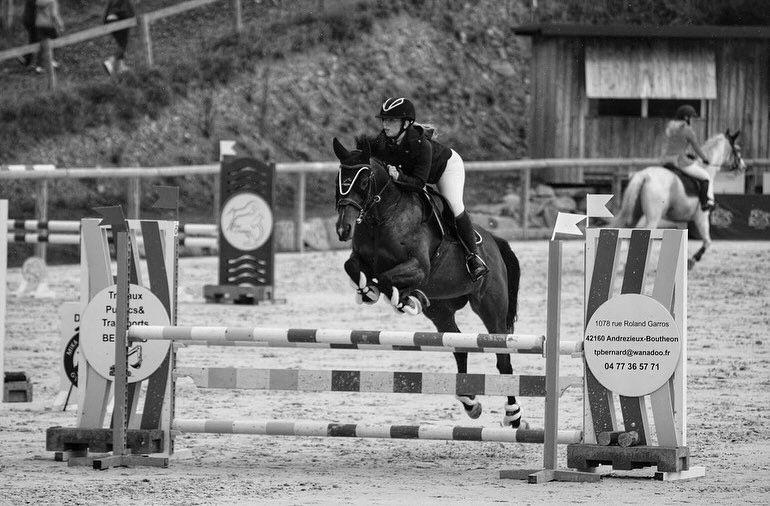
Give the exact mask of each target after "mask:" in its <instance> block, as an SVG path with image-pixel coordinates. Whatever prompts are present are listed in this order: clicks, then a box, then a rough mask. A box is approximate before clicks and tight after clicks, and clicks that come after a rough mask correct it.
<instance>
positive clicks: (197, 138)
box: [0, 0, 527, 218]
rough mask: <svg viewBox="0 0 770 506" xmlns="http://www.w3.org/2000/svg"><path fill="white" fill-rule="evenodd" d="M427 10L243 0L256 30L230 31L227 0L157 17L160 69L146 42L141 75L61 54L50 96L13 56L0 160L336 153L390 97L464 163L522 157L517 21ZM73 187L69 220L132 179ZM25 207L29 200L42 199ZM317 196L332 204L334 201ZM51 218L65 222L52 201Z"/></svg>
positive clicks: (134, 57) (466, 10) (86, 54)
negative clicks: (80, 189) (335, 145)
mask: <svg viewBox="0 0 770 506" xmlns="http://www.w3.org/2000/svg"><path fill="white" fill-rule="evenodd" d="M160 4H161V2H156V3H155V4H153V5H152V6H151V5H150V4H149V2H148V3H147V4H145V6H144V8H145V9H147V10H149V9H150V7H152V8H156V6H158V5H160ZM413 4H415V5H417V7H416V6H415V5H413ZM424 4H425V3H424V2H408V1H405V2H388V3H387V4H386V3H384V2H383V3H382V6H380V3H379V2H373V1H368V2H351V1H348V2H330V1H328V2H325V3H324V6H325V8H324V9H323V10H320V11H319V10H318V5H319V2H318V1H317V0H311V1H305V2H301V1H300V2H294V3H292V4H291V5H292V7H291V9H292V10H289V9H288V8H287V7H282V8H272V9H269V10H265V9H264V8H263V7H259V10H258V9H257V7H258V6H257V4H256V3H250V2H244V19H245V21H246V22H247V25H246V32H245V33H244V34H243V35H242V36H241V37H233V36H231V35H227V32H228V28H229V23H230V15H231V14H230V11H229V6H228V4H227V3H226V2H222V3H220V4H216V6H215V7H208V8H204V9H201V10H200V11H195V12H194V13H193V14H187V15H183V16H180V17H178V18H171V19H170V20H169V21H164V22H160V23H158V24H157V25H153V32H152V33H153V43H154V47H155V50H156V61H157V62H158V66H157V67H156V68H155V69H153V70H149V69H143V68H142V67H141V64H140V61H139V59H140V57H141V56H140V53H139V51H138V48H137V41H136V39H135V38H134V39H133V40H132V47H131V50H130V55H129V63H131V64H132V66H133V67H134V68H135V69H136V73H134V74H133V75H131V76H127V77H126V78H124V79H121V80H119V82H117V83H113V82H111V81H110V80H109V79H108V78H107V77H106V76H102V75H101V74H100V71H101V70H100V68H99V62H100V61H101V59H103V57H104V56H105V55H106V54H109V52H110V51H111V48H112V41H111V40H110V39H108V38H105V39H103V40H100V41H98V42H95V43H88V44H80V45H78V46H75V47H73V48H72V49H71V50H62V51H61V52H60V54H59V55H58V56H57V58H59V59H60V60H62V62H63V64H64V67H65V70H64V72H63V73H62V74H63V75H62V78H61V82H62V85H63V86H62V91H61V92H59V93H57V94H53V95H51V94H48V93H46V92H44V91H39V92H37V93H30V92H29V90H33V89H35V86H38V87H39V85H40V81H41V80H42V79H41V78H40V77H39V76H32V75H29V74H23V73H20V72H19V71H18V70H17V69H9V68H7V66H8V65H10V63H8V64H7V65H6V68H4V70H5V71H6V72H5V74H3V76H2V79H3V80H4V81H5V82H6V84H8V87H7V88H5V89H6V90H15V91H16V93H17V94H18V95H16V96H13V99H12V100H11V101H8V100H5V101H4V103H3V105H2V106H1V107H2V109H0V111H1V112H0V114H2V115H3V119H4V120H5V121H4V122H3V125H4V131H3V132H2V133H3V134H5V135H2V136H0V155H1V156H0V160H2V162H3V163H42V162H49V163H55V164H57V165H58V166H62V167H65V166H69V167H89V166H109V165H115V166H133V165H142V166H165V165H177V164H190V163H211V162H212V161H213V160H216V159H217V146H218V141H219V140H220V139H236V140H238V141H239V145H240V146H241V148H242V150H244V151H245V152H247V153H251V154H254V155H258V156H261V155H262V154H263V153H265V152H267V153H269V155H270V156H271V157H272V158H273V159H274V160H277V161H301V160H330V159H333V155H332V153H331V149H330V143H331V138H332V137H333V136H340V137H341V138H343V140H345V141H346V142H347V143H351V142H352V138H353V135H354V134H355V133H358V132H362V131H374V130H375V129H376V128H377V125H376V123H375V122H374V120H373V119H372V115H373V114H374V112H375V111H376V110H377V107H378V104H379V103H380V102H381V100H382V99H383V98H384V97H385V96H388V95H391V94H398V95H408V96H410V97H413V98H414V100H415V101H416V103H417V104H418V111H419V112H418V114H419V117H420V119H421V120H423V121H428V122H431V123H434V124H436V125H437V126H438V127H439V135H440V139H442V140H444V141H445V142H447V143H448V144H450V145H452V146H453V147H455V148H456V149H457V150H458V151H459V152H460V153H461V154H462V155H463V156H464V157H465V158H466V159H469V160H479V159H509V158H518V157H520V156H522V155H523V154H524V152H525V145H524V129H525V124H526V119H525V117H524V108H525V96H526V91H527V84H526V73H527V65H526V62H525V61H524V59H523V57H522V56H521V54H522V51H521V48H520V47H519V45H520V44H523V43H524V42H525V41H522V40H519V39H517V38H515V37H513V36H512V35H511V33H510V27H512V26H515V25H516V24H518V22H519V16H518V15H517V14H516V13H514V12H511V11H510V10H509V9H511V7H509V6H506V5H505V4H500V3H499V2H495V1H491V0H490V1H484V2H480V3H476V4H474V5H472V6H471V5H466V4H463V3H462V2H450V3H449V4H446V3H444V4H442V5H450V4H451V7H452V10H451V14H450V11H445V10H442V9H439V8H435V9H433V10H431V8H430V5H428V7H422V6H423V5H424ZM428 4H429V3H428ZM66 5H67V4H66V3H65V6H66ZM287 5H288V4H287ZM394 7H395V8H394ZM66 12H67V11H66V10H65V17H66ZM73 12H74V11H69V17H70V18H72V17H74V16H75V14H73ZM81 15H82V19H83V20H81V21H77V20H72V19H68V26H69V30H70V31H72V30H75V29H76V28H78V27H81V28H82V27H84V26H92V25H93V24H94V23H98V19H99V16H100V15H101V12H100V9H96V10H95V9H94V8H85V7H84V8H83V9H82V13H81ZM481 27H484V28H481ZM191 34H194V35H191ZM14 63H15V62H14ZM30 83H34V84H30ZM22 90H24V92H23V93H21V91H22ZM9 95H11V94H10V93H9V94H6V93H4V94H3V96H4V97H7V96H9ZM30 95H31V98H30V97H29V96H30ZM19 96H22V97H28V98H21V99H20V98H19ZM148 104H149V105H148ZM0 128H3V127H0ZM320 182H323V181H320ZM184 183H186V184H185V186H187V190H186V193H185V194H186V196H187V198H188V200H189V201H194V202H199V201H201V198H204V199H205V198H206V197H208V196H209V195H210V194H211V191H212V190H211V188H207V187H206V186H207V185H208V186H210V182H204V183H203V184H201V185H196V184H195V181H189V182H184ZM323 183H324V184H325V182H323ZM57 185H58V183H57ZM62 185H63V186H64V188H62V189H58V188H54V189H52V191H51V195H52V198H54V199H56V198H58V197H60V196H66V199H64V198H62V201H61V202H59V203H55V204H54V205H55V206H59V205H61V206H62V207H67V209H68V210H69V211H71V212H72V213H73V214H74V213H78V212H81V210H83V209H88V208H90V207H92V206H93V205H97V204H101V203H103V202H104V201H109V200H111V199H112V200H113V201H114V199H115V198H120V197H122V187H121V185H120V184H118V185H114V184H111V183H110V182H109V181H103V182H100V183H98V184H96V185H93V184H92V185H90V187H91V188H94V187H96V189H97V190H99V189H101V192H99V191H97V192H95V193H90V194H88V195H84V196H83V197H82V198H81V199H79V200H78V201H76V202H74V203H73V202H72V195H73V194H74V193H77V191H74V190H73V189H72V188H70V187H71V186H72V185H73V183H62ZM183 190H184V189H183ZM6 191H13V190H12V189H11V188H4V189H3V192H6ZM290 192H291V188H290V186H289V185H288V184H287V185H284V184H282V185H281V186H280V187H279V195H281V194H285V195H287V196H288V194H289V193H290ZM14 193H18V192H14ZM323 193H324V192H320V194H323ZM326 193H328V192H326ZM316 200H317V201H316ZM20 204H21V207H22V208H26V209H29V208H30V206H31V199H27V200H26V201H24V202H23V203H20ZM310 205H311V209H312V208H313V207H319V206H327V205H328V198H326V199H324V198H319V199H314V200H313V201H312V202H311V203H310ZM14 207H16V206H14ZM190 211H191V212H192V211H193V210H192V209H191V210H190ZM200 212H201V214H203V215H209V213H208V211H207V210H205V209H201V210H200ZM50 214H51V216H54V217H57V218H59V217H63V216H61V215H60V214H59V213H58V212H57V210H56V209H52V210H51V212H50Z"/></svg>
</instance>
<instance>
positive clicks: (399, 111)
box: [375, 97, 416, 121]
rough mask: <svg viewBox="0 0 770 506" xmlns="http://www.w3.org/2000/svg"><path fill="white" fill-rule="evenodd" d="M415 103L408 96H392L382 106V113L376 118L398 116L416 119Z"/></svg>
mask: <svg viewBox="0 0 770 506" xmlns="http://www.w3.org/2000/svg"><path fill="white" fill-rule="evenodd" d="M415 116H416V115H415V112H414V104H413V103H412V101H411V100H409V99H408V98H403V97H398V98H396V97H391V98H388V99H387V100H385V102H383V103H382V105H381V106H380V113H379V114H378V115H377V116H375V118H378V119H383V118H397V119H406V120H409V121H414V120H415Z"/></svg>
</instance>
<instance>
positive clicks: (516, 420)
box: [497, 353, 529, 429]
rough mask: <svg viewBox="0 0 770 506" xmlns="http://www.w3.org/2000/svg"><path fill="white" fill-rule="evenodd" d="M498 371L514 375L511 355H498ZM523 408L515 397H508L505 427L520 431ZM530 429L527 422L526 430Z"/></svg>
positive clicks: (504, 417)
mask: <svg viewBox="0 0 770 506" xmlns="http://www.w3.org/2000/svg"><path fill="white" fill-rule="evenodd" d="M497 370H498V371H499V372H500V374H513V366H512V365H511V355H510V354H508V353H498V354H497ZM521 423H522V419H521V406H519V403H518V402H516V396H515V395H509V396H508V403H507V404H506V405H505V416H503V426H504V427H508V426H510V427H513V428H514V429H518V428H519V427H521ZM527 427H529V424H528V423H527V422H524V428H527Z"/></svg>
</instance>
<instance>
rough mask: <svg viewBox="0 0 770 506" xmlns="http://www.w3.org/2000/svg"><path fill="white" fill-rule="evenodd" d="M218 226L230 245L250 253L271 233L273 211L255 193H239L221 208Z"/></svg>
mask: <svg viewBox="0 0 770 506" xmlns="http://www.w3.org/2000/svg"><path fill="white" fill-rule="evenodd" d="M219 226H220V227H221V230H222V235H223V236H224V237H225V239H226V240H227V242H228V243H230V245H232V246H233V247H234V248H237V249H239V250H242V251H251V250H254V249H257V248H259V247H260V246H262V245H263V244H265V243H266V242H267V240H268V239H269V238H270V235H271V234H272V233H273V211H272V210H271V209H270V206H269V205H267V202H265V199H263V198H262V197H260V196H259V195H257V194H256V193H247V192H244V193H239V194H237V195H234V196H232V197H231V198H230V199H229V200H228V201H227V202H226V203H225V205H224V206H223V207H222V213H221V214H220V218H219Z"/></svg>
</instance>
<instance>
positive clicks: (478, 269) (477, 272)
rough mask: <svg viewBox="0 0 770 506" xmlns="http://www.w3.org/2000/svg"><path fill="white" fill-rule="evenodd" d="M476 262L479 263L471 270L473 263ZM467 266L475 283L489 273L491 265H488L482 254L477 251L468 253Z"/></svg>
mask: <svg viewBox="0 0 770 506" xmlns="http://www.w3.org/2000/svg"><path fill="white" fill-rule="evenodd" d="M475 262H478V263H476V265H475V267H474V268H473V270H471V263H475ZM465 268H466V269H467V270H468V274H469V275H470V277H471V281H473V282H474V283H475V282H476V281H478V280H479V279H481V278H483V277H484V276H486V275H487V274H488V273H489V267H487V264H486V263H485V262H484V260H483V259H482V258H481V257H480V256H478V255H477V254H475V253H468V255H467V256H466V257H465Z"/></svg>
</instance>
